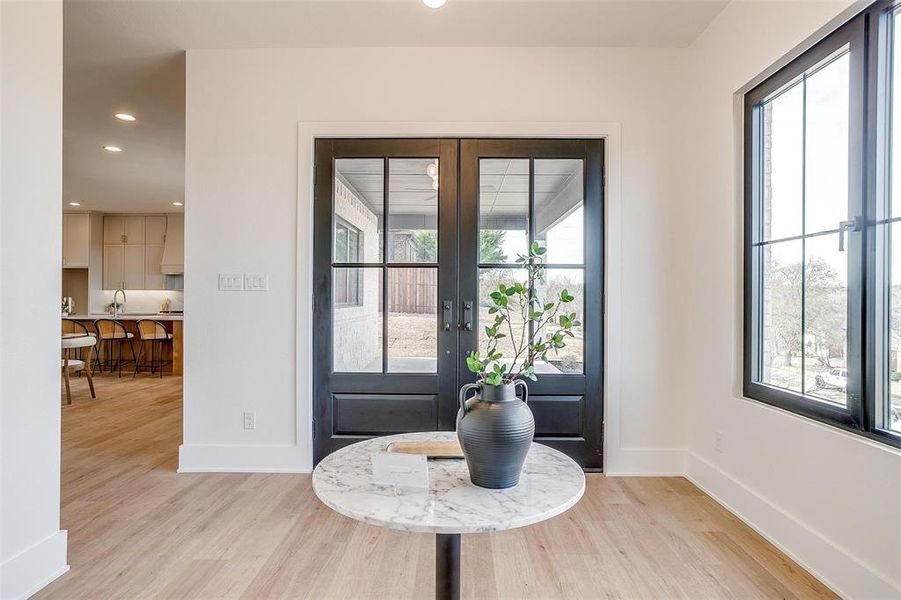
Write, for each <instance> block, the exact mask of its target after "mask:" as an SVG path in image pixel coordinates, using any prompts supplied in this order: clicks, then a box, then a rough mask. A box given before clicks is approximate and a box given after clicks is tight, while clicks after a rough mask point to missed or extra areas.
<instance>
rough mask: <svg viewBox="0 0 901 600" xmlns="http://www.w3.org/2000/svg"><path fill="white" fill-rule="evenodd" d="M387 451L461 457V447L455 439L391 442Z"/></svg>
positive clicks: (435, 456) (440, 456)
mask: <svg viewBox="0 0 901 600" xmlns="http://www.w3.org/2000/svg"><path fill="white" fill-rule="evenodd" d="M387 450H388V452H399V453H401V454H425V455H426V456H427V457H429V458H463V449H462V448H460V443H459V442H457V441H456V440H454V441H452V442H391V443H390V444H388V448H387Z"/></svg>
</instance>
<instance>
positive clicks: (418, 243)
mask: <svg viewBox="0 0 901 600" xmlns="http://www.w3.org/2000/svg"><path fill="white" fill-rule="evenodd" d="M388 261H389V262H424V263H437V262H438V159H437V158H397V159H395V158H392V159H390V160H389V161H388Z"/></svg>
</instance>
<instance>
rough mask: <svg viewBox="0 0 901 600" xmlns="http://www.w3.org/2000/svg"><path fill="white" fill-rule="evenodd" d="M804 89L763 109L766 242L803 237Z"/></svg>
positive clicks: (792, 91)
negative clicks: (797, 236)
mask: <svg viewBox="0 0 901 600" xmlns="http://www.w3.org/2000/svg"><path fill="white" fill-rule="evenodd" d="M803 140H804V86H803V84H797V85H795V86H794V87H793V88H791V89H789V90H787V91H785V92H783V93H782V94H780V95H779V96H776V97H775V98H774V99H773V100H771V101H769V102H767V103H766V104H764V106H763V141H762V145H763V165H762V168H763V186H762V190H761V193H762V196H763V214H762V215H761V216H760V217H761V222H762V223H763V237H762V239H763V240H777V239H781V238H786V237H792V236H796V235H801V233H802V231H801V216H802V198H803V194H804V190H803V178H802V169H801V167H802V165H803V164H804V158H803V156H804V145H803Z"/></svg>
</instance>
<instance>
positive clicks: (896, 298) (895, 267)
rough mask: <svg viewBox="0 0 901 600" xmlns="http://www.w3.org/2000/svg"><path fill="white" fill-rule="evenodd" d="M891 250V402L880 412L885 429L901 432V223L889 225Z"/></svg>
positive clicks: (889, 360) (889, 392) (888, 370)
mask: <svg viewBox="0 0 901 600" xmlns="http://www.w3.org/2000/svg"><path fill="white" fill-rule="evenodd" d="M890 228H891V229H890V232H891V233H890V235H891V242H890V246H891V251H890V253H889V254H888V256H887V257H886V258H887V260H889V261H891V262H890V264H889V268H888V269H887V270H886V271H887V272H888V273H889V277H890V280H889V282H888V287H889V294H888V303H889V306H888V311H887V312H888V319H887V321H888V323H887V325H888V338H887V339H886V341H885V346H886V347H887V349H888V356H887V357H886V359H887V362H888V369H887V370H886V371H887V378H888V382H887V389H888V393H887V394H886V395H885V397H886V399H887V403H888V405H887V406H886V407H885V412H884V414H882V415H880V417H881V419H880V420H881V421H882V422H881V423H879V425H880V426H881V427H883V428H884V429H891V430H894V431H898V432H901V222H899V223H892V224H891V225H890Z"/></svg>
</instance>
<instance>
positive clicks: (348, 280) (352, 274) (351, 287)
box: [335, 216, 363, 308]
mask: <svg viewBox="0 0 901 600" xmlns="http://www.w3.org/2000/svg"><path fill="white" fill-rule="evenodd" d="M338 229H345V230H346V231H347V247H346V250H347V256H345V257H344V258H343V259H342V258H341V257H339V256H338V249H337V244H338V236H337V235H335V246H336V248H335V263H339V262H340V263H357V262H360V257H361V256H362V255H363V232H362V231H361V230H360V228H359V227H356V226H354V225H351V224H350V223H348V222H347V221H346V220H344V219H342V218H340V217H337V216H336V217H335V231H336V232H337V231H338ZM351 234H354V236H355V237H356V244H355V247H354V252H353V253H351V251H350V250H351V245H350V238H351ZM336 266H337V267H338V268H344V270H345V277H344V282H343V283H344V298H345V300H344V301H340V300H338V297H339V296H338V285H339V284H340V282H339V281H337V278H336V281H335V308H347V307H351V306H362V305H363V278H362V277H360V269H359V268H355V267H342V266H341V265H337V264H336Z"/></svg>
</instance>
